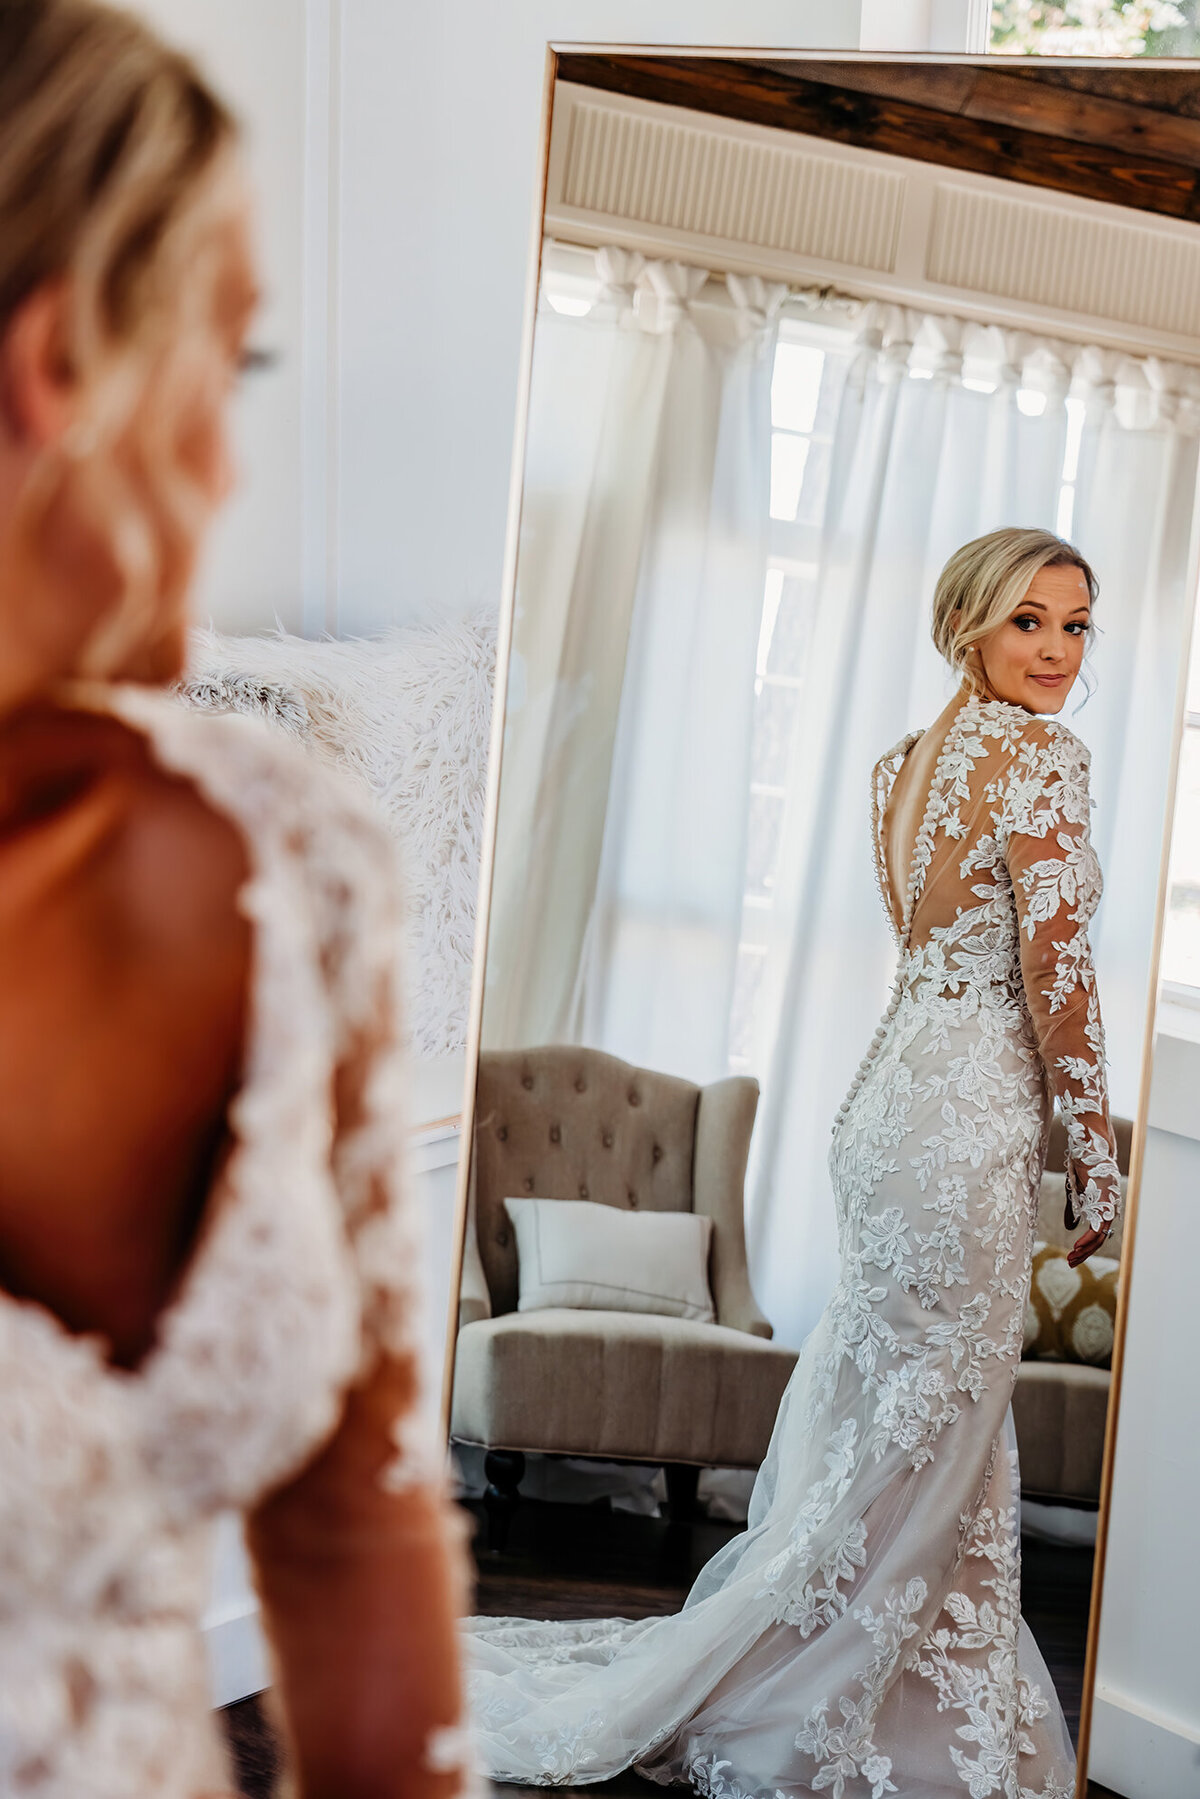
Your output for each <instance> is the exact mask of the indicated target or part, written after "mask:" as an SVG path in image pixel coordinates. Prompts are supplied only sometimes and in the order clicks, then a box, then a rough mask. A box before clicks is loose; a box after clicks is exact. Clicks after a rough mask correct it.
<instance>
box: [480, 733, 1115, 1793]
mask: <svg viewBox="0 0 1200 1799" xmlns="http://www.w3.org/2000/svg"><path fill="white" fill-rule="evenodd" d="M915 741H916V738H915V737H913V738H908V739H906V740H905V741H904V742H903V743H901V744H899V745H897V747H896V749H895V750H893V751H892V752H890V753H889V754H888V755H886V756H884V757H883V759H882V760H881V761H880V762H879V763H878V764H877V766H876V771H875V836H876V858H877V870H878V873H879V879H880V887H881V892H882V894H883V898H884V902H885V907H886V909H887V911H888V913H889V916H890V917H891V918H892V922H893V926H895V924H896V920H897V919H900V920H901V923H900V927H899V929H898V931H897V939H898V947H899V952H900V954H899V966H898V969H897V974H896V982H895V988H894V991H893V994H892V998H891V1002H890V1004H889V1005H888V1008H887V1011H886V1013H885V1015H884V1019H883V1022H882V1023H881V1025H880V1026H879V1029H878V1030H877V1032H876V1034H875V1038H874V1041H873V1043H872V1045H871V1048H870V1051H869V1053H868V1055H867V1056H866V1057H865V1059H864V1060H863V1062H862V1064H861V1066H860V1068H859V1072H858V1075H857V1077H856V1079H855V1082H854V1085H853V1087H852V1089H851V1092H850V1094H849V1097H848V1098H847V1100H846V1101H845V1103H844V1105H843V1106H842V1108H841V1110H840V1112H839V1113H838V1117H837V1121H836V1124H835V1127H834V1138H833V1147H832V1152H831V1157H830V1168H831V1172H832V1176H833V1184H834V1191H835V1194H836V1203H837V1208H838V1222H839V1235H840V1246H841V1277H840V1280H839V1283H838V1286H837V1289H836V1291H835V1293H834V1295H833V1297H832V1299H831V1300H830V1302H829V1305H828V1307H827V1308H826V1310H825V1313H824V1315H823V1317H822V1318H821V1320H820V1322H819V1324H818V1325H817V1326H816V1328H815V1329H814V1331H813V1332H812V1334H811V1335H810V1337H809V1338H808V1340H807V1342H806V1343H805V1345H804V1347H803V1349H802V1351H801V1353H800V1358H799V1361H798V1364H797V1366H796V1369H795V1372H794V1374H793V1376H792V1379H791V1382H790V1383H789V1386H788V1389H787V1392H786V1393H785V1395H784V1398H783V1401H782V1404H781V1406H780V1410H779V1416H778V1420H777V1422H776V1426H775V1430H774V1434H773V1437H772V1440H771V1445H770V1449H769V1451H768V1454H767V1458H766V1460H765V1462H764V1463H763V1466H762V1469H761V1471H760V1473H759V1476H758V1480H757V1482H756V1484H755V1488H754V1494H753V1498H752V1500H751V1505H750V1516H749V1526H748V1529H747V1530H746V1532H745V1534H744V1535H742V1536H741V1537H739V1538H737V1539H735V1540H734V1541H733V1542H731V1543H730V1544H729V1545H728V1546H727V1547H726V1548H725V1549H724V1550H723V1551H722V1552H721V1553H720V1554H718V1555H717V1556H716V1557H714V1559H713V1560H712V1561H711V1562H710V1563H709V1564H708V1566H707V1567H706V1568H705V1569H704V1570H703V1572H702V1573H701V1575H700V1577H699V1579H698V1580H697V1581H696V1584H695V1586H694V1587H693V1589H692V1591H691V1593H690V1594H689V1596H688V1599H687V1602H686V1604H685V1606H684V1609H683V1610H682V1611H681V1612H679V1613H677V1614H675V1615H674V1616H672V1617H668V1618H662V1619H652V1620H645V1621H637V1622H632V1621H627V1620H621V1619H610V1620H604V1621H598V1622H595V1621H592V1622H582V1623H554V1622H551V1623H534V1622H530V1621H528V1620H522V1619H514V1618H508V1619H485V1618H477V1619H473V1620H470V1621H469V1624H468V1630H469V1650H470V1655H471V1662H472V1671H471V1674H470V1677H469V1692H470V1698H471V1709H472V1712H473V1716H474V1720H475V1727H476V1735H477V1748H478V1753H479V1755H480V1759H481V1761H482V1763H483V1765H484V1767H485V1768H486V1769H487V1771H488V1772H489V1773H490V1774H491V1775H492V1776H493V1778H496V1779H500V1780H511V1781H520V1782H535V1783H539V1784H547V1785H553V1784H567V1783H570V1784H572V1785H575V1784H582V1783H587V1782H592V1781H598V1780H603V1779H605V1778H607V1777H608V1776H610V1775H612V1774H614V1773H616V1772H617V1771H618V1770H619V1769H621V1768H622V1767H626V1766H628V1765H630V1764H634V1765H636V1766H637V1767H638V1768H639V1769H640V1771H641V1772H642V1773H644V1774H646V1775H648V1776H650V1777H651V1778H652V1779H654V1780H657V1781H660V1782H662V1783H664V1784H667V1783H670V1782H672V1781H690V1783H691V1785H692V1786H693V1787H694V1788H695V1790H696V1791H698V1792H700V1793H702V1794H706V1795H708V1796H709V1799H792V1795H797V1794H807V1793H815V1792H821V1793H829V1794H831V1795H832V1799H865V1795H868V1794H869V1795H870V1796H871V1799H882V1796H883V1795H885V1794H897V1795H899V1796H900V1799H951V1796H952V1795H953V1796H959V1795H963V1794H967V1795H969V1796H970V1799H988V1796H989V1795H992V1794H996V1795H1001V1796H1002V1799H1033V1796H1035V1795H1036V1796H1037V1799H1068V1796H1069V1795H1070V1794H1071V1793H1072V1792H1073V1790H1074V1757H1073V1753H1072V1749H1071V1743H1070V1739H1069V1737H1068V1734H1067V1730H1066V1726H1065V1722H1064V1719H1063V1716H1062V1711H1061V1708H1060V1706H1059V1703H1058V1700H1057V1696H1056V1694H1055V1692H1054V1689H1053V1686H1052V1684H1051V1682H1050V1678H1049V1676H1048V1674H1047V1671H1046V1667H1045V1664H1044V1663H1043V1660H1042V1657H1041V1655H1040V1654H1039V1652H1038V1649H1037V1646H1036V1644H1035V1643H1034V1641H1033V1639H1032V1637H1031V1635H1030V1633H1029V1631H1028V1628H1027V1627H1026V1625H1025V1624H1024V1622H1023V1620H1022V1618H1021V1613H1020V1598H1019V1586H1020V1538H1019V1534H1018V1519H1017V1501H1018V1484H1017V1457H1016V1447H1015V1441H1014V1435H1013V1426H1012V1415H1011V1411H1010V1407H1009V1397H1010V1394H1011V1392H1012V1387H1013V1381H1014V1379H1015V1376H1016V1372H1017V1365H1018V1360H1019V1357H1020V1353H1021V1338H1022V1323H1023V1310H1024V1304H1025V1298H1026V1293H1027V1289H1028V1284H1029V1275H1030V1256H1031V1242H1032V1235H1033V1228H1034V1220H1035V1212H1036V1203H1037V1200H1036V1196H1037V1193H1038V1183H1039V1180H1040V1176H1041V1172H1042V1167H1043V1163H1044V1157H1045V1139H1046V1132H1047V1128H1048V1116H1049V1110H1050V1098H1051V1096H1053V1097H1054V1098H1056V1099H1057V1101H1058V1106H1059V1110H1060V1112H1061V1113H1062V1115H1063V1117H1064V1118H1065V1120H1066V1125H1067V1132H1068V1138H1069V1144H1070V1150H1071V1154H1072V1157H1073V1159H1074V1161H1075V1163H1076V1164H1077V1166H1078V1168H1079V1169H1080V1170H1081V1171H1082V1172H1083V1174H1084V1175H1085V1179H1084V1181H1083V1184H1082V1191H1081V1190H1080V1183H1079V1182H1078V1181H1075V1182H1073V1183H1071V1184H1072V1190H1073V1193H1074V1197H1075V1203H1076V1207H1077V1210H1078V1212H1079V1213H1080V1214H1081V1216H1082V1218H1083V1219H1084V1220H1086V1221H1087V1222H1088V1223H1089V1224H1093V1225H1094V1224H1097V1223H1099V1222H1100V1221H1101V1220H1104V1219H1108V1218H1111V1217H1113V1216H1114V1215H1115V1211H1116V1207H1117V1203H1118V1197H1119V1184H1118V1172H1117V1167H1116V1162H1115V1159H1114V1158H1115V1143H1114V1139H1113V1135H1112V1131H1111V1128H1110V1124H1109V1119H1108V1112H1107V1101H1106V1095H1105V1081H1104V1072H1103V1045H1102V1039H1101V1028H1100V1014H1099V1007H1098V1003H1097V997H1096V991H1095V983H1094V978H1093V973H1092V965H1091V960H1090V953H1089V948H1088V941H1087V935H1086V927H1087V922H1088V919H1089V918H1090V917H1091V915H1092V913H1093V911H1094V910H1095V906H1096V902H1097V899H1098V897H1099V893H1100V876H1099V870H1098V867H1097V864H1096V860H1095V855H1094V852H1093V850H1092V847H1091V844H1090V840H1089V836H1088V810H1089V804H1090V801H1089V796H1088V782H1087V753H1086V751H1085V750H1084V748H1083V746H1082V745H1081V744H1080V743H1079V741H1078V740H1077V739H1076V738H1075V737H1074V736H1073V735H1072V734H1071V732H1070V731H1068V730H1067V729H1065V728H1064V727H1062V726H1061V725H1059V724H1057V723H1055V722H1047V721H1045V720H1042V719H1035V718H1033V717H1032V716H1031V715H1030V714H1028V713H1027V712H1025V711H1024V710H1023V709H1021V708H1019V707H1017V706H1011V705H1008V704H1006V703H1002V702H999V701H993V702H982V701H979V700H975V699H973V700H970V701H968V702H967V703H966V704H965V705H964V707H963V708H962V710H961V711H960V712H959V713H958V714H957V715H956V717H955V719H954V721H953V723H952V725H951V728H950V730H949V733H948V735H947V737H946V740H945V743H944V746H943V748H942V750H941V753H940V756H939V759H938V762H937V765H936V771H935V773H934V775H933V778H932V781H931V783H930V788H929V794H928V800H927V803H926V807H925V812H924V818H923V822H922V824H921V828H920V831H919V833H918V836H917V839H916V845H915V849H914V853H913V858H912V870H911V879H910V882H909V886H908V892H907V894H906V895H905V896H903V904H902V905H901V904H899V903H895V901H896V898H897V896H893V895H891V894H890V893H889V891H888V884H887V873H886V862H885V860H884V853H883V837H882V829H883V810H884V807H885V805H886V803H887V798H888V795H889V793H890V791H891V786H892V783H893V781H894V780H895V777H896V773H897V771H898V769H899V767H900V764H901V762H902V761H903V758H904V756H905V755H906V754H907V752H908V750H909V748H910V747H911V745H912V744H913V743H914V742H915ZM848 978H850V977H849V971H848Z"/></svg>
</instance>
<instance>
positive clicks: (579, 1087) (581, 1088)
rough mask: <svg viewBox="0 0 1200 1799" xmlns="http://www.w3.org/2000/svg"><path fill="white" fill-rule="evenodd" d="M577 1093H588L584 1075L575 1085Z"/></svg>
mask: <svg viewBox="0 0 1200 1799" xmlns="http://www.w3.org/2000/svg"><path fill="white" fill-rule="evenodd" d="M575 1091H576V1093H586V1092H587V1082H586V1081H585V1080H584V1078H583V1076H582V1075H580V1077H579V1079H578V1080H577V1081H576V1083H575Z"/></svg>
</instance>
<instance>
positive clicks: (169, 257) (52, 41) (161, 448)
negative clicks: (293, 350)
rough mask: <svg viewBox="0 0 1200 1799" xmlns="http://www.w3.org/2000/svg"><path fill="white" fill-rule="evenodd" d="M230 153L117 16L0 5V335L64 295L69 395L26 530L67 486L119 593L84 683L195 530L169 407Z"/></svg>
mask: <svg viewBox="0 0 1200 1799" xmlns="http://www.w3.org/2000/svg"><path fill="white" fill-rule="evenodd" d="M237 136H238V131H237V126H236V123H235V121H234V119H233V117H232V115H231V114H230V112H229V111H228V110H227V109H226V107H225V106H224V104H223V103H222V101H221V100H220V99H219V98H218V97H217V96H216V95H215V94H214V93H213V91H212V90H211V88H210V87H209V86H208V85H207V83H206V82H205V81H204V80H203V78H202V77H201V75H200V74H199V72H198V71H197V69H196V68H195V66H194V65H193V63H192V62H191V61H190V60H189V59H188V58H187V57H186V56H184V55H181V54H180V53H179V52H178V51H175V50H172V49H170V48H168V47H167V46H166V45H165V44H163V43H162V42H160V40H159V39H158V38H157V37H156V36H155V35H154V33H153V32H152V31H150V30H148V29H147V27H146V26H144V25H143V24H142V23H141V22H140V21H138V20H137V19H135V18H133V17H132V16H130V15H129V14H127V13H124V12H121V11H119V10H117V9H116V8H113V7H109V6H106V5H103V4H101V3H100V0H0V333H3V332H4V331H5V330H6V329H7V328H8V325H9V323H10V321H11V320H12V318H13V316H14V314H15V313H16V311H17V310H18V309H19V307H20V306H21V305H22V303H23V302H24V301H25V300H26V299H28V298H29V297H30V296H31V295H33V294H34V293H35V292H37V290H38V289H39V288H41V287H43V286H44V285H46V284H47V283H51V282H55V281H61V282H63V284H64V290H65V294H66V316H67V323H66V339H67V341H66V342H65V344H64V345H63V353H64V356H65V358H66V361H67V364H68V366H69V367H70V370H71V374H72V377H73V379H74V380H75V382H76V383H77V384H78V392H79V396H80V416H79V420H78V422H77V423H76V424H75V425H73V426H72V427H71V429H70V431H69V432H68V433H67V434H66V441H65V442H64V443H62V444H61V445H56V446H54V447H53V448H52V449H49V450H47V451H46V452H44V453H43V455H42V456H41V458H40V459H39V461H38V463H37V465H36V466H35V468H34V470H33V473H32V475H31V477H30V479H29V482H28V484H27V487H26V490H25V492H24V493H23V495H22V496H21V502H20V505H21V510H22V515H23V518H24V521H25V522H26V523H27V524H28V525H29V526H30V527H31V528H32V529H34V530H35V531H36V528H37V526H38V523H39V521H42V522H43V523H44V521H45V520H46V519H47V518H48V517H49V515H50V512H51V509H52V507H53V506H54V505H55V503H56V502H57V501H58V500H60V499H61V497H62V495H63V492H64V488H65V487H66V485H67V484H68V483H69V484H70V500H71V505H72V507H74V508H75V509H76V510H77V511H80V512H82V514H83V516H84V517H85V518H86V519H87V521H88V524H89V526H90V527H91V528H92V529H93V530H94V531H96V532H97V533H99V535H100V538H101V540H102V541H103V542H104V543H105V544H106V547H107V549H108V552H109V555H110V558H111V561H112V562H113V564H114V566H115V569H116V571H117V574H118V578H119V584H120V598H119V603H118V604H117V605H115V606H114V607H112V608H110V610H109V612H108V613H107V614H106V616H105V618H104V619H103V620H102V621H101V624H100V626H99V627H98V629H97V630H96V631H95V632H94V633H93V636H92V637H91V639H90V640H89V642H88V644H87V646H86V648H85V651H84V654H83V666H81V668H80V669H79V671H78V672H80V673H88V674H103V673H105V672H107V671H108V669H109V668H110V667H111V666H112V665H113V664H114V663H116V662H118V661H119V660H120V657H121V654H122V652H123V648H124V646H125V645H127V644H128V643H129V642H130V641H132V640H135V639H136V637H137V635H138V633H139V632H140V631H143V630H144V629H145V628H146V623H147V617H148V613H149V612H150V611H151V610H152V609H153V607H154V605H155V603H156V601H157V598H158V590H159V583H160V577H161V573H162V569H163V567H164V565H165V562H166V560H167V558H168V556H169V546H170V543H171V541H172V539H174V540H175V541H181V540H182V538H183V537H185V536H186V533H187V531H188V528H189V525H193V526H194V522H195V518H196V511H197V506H198V498H197V495H196V493H195V491H194V489H193V487H192V486H191V484H190V483H189V481H188V479H187V478H186V476H185V474H184V472H183V470H182V469H181V468H180V467H179V466H178V463H179V458H178V454H177V453H176V451H175V449H174V446H173V443H172V430H171V427H172V423H173V418H172V404H173V399H174V397H175V396H176V395H177V394H178V392H179V391H181V390H182V388H183V387H184V385H185V384H186V383H187V381H188V379H189V373H190V376H191V378H192V379H194V378H195V374H196V368H197V364H198V362H199V361H200V359H202V358H203V357H205V356H207V355H208V354H210V353H211V344H209V343H206V342H205V334H206V329H207V333H208V336H209V338H211V313H212V296H213V292H214V285H213V284H214V282H215V280H216V278H217V269H216V258H215V250H214V247H213V244H212V242H211V241H210V240H211V239H212V238H213V233H212V231H211V230H208V231H206V230H205V225H206V222H207V223H209V224H211V221H212V219H213V217H214V216H215V215H216V214H217V213H219V212H220V210H221V206H222V204H223V193H224V183H223V179H222V176H223V172H224V171H226V170H229V171H232V168H233V162H234V159H233V156H232V154H231V151H232V148H233V146H234V144H235V143H236V139H237ZM151 382H153V387H152V389H151V387H150V383H151ZM148 392H152V394H153V402H154V403H153V405H152V406H150V407H144V406H143V407H142V408H141V409H142V413H143V415H144V430H145V437H146V441H145V442H144V443H142V444H141V445H140V454H139V472H140V474H141V475H142V476H144V477H145V480H144V481H143V482H141V483H134V482H132V481H131V480H130V478H129V471H128V469H122V467H121V466H120V465H119V463H118V459H117V457H116V456H115V454H114V448H115V445H116V443H117V441H118V439H119V438H120V437H121V435H122V433H123V431H124V430H125V429H126V427H127V426H128V424H129V421H130V419H131V418H132V416H133V415H134V413H135V411H137V410H138V408H139V407H140V406H141V403H142V402H143V400H144V399H145V398H146V396H147V393H148ZM142 427H143V419H139V430H141V429H142Z"/></svg>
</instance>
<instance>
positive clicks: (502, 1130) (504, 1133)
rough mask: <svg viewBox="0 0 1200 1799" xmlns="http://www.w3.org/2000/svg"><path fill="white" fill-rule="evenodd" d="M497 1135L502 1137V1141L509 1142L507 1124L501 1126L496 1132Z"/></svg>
mask: <svg viewBox="0 0 1200 1799" xmlns="http://www.w3.org/2000/svg"><path fill="white" fill-rule="evenodd" d="M496 1135H497V1137H498V1138H499V1139H500V1141H501V1143H507V1142H508V1126H507V1125H506V1124H502V1125H501V1126H500V1129H499V1130H498V1131H497V1132H496Z"/></svg>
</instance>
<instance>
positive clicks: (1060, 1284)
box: [1021, 1243, 1119, 1368]
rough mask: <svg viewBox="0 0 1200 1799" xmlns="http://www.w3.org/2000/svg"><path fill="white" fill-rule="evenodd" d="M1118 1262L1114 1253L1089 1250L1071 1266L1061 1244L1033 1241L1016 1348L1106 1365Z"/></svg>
mask: <svg viewBox="0 0 1200 1799" xmlns="http://www.w3.org/2000/svg"><path fill="white" fill-rule="evenodd" d="M1118 1267H1119V1264H1118V1262H1117V1260H1116V1258H1115V1257H1114V1256H1089V1257H1088V1259H1087V1261H1086V1262H1081V1263H1080V1264H1079V1267H1078V1268H1072V1266H1071V1264H1070V1263H1069V1262H1068V1260H1067V1252H1066V1250H1065V1249H1055V1248H1054V1246H1053V1245H1052V1244H1049V1243H1035V1244H1034V1246H1033V1276H1032V1279H1031V1280H1030V1283H1029V1298H1028V1300H1027V1301H1026V1305H1025V1339H1024V1343H1023V1344H1022V1348H1021V1354H1022V1355H1023V1356H1029V1357H1036V1358H1037V1359H1038V1360H1039V1361H1047V1362H1089V1363H1090V1364H1091V1365H1092V1367H1093V1368H1111V1366H1112V1350H1113V1327H1114V1324H1115V1322H1116V1316H1117V1270H1118Z"/></svg>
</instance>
